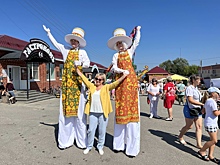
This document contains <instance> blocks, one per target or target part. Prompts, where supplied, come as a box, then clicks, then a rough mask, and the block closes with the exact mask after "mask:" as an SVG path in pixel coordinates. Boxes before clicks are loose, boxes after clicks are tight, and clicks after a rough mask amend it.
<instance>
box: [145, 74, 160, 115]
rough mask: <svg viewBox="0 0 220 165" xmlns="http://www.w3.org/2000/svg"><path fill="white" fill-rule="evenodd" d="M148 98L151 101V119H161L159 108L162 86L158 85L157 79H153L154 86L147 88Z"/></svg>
mask: <svg viewBox="0 0 220 165" xmlns="http://www.w3.org/2000/svg"><path fill="white" fill-rule="evenodd" d="M147 92H148V97H149V99H150V117H149V118H153V117H155V118H160V117H159V116H158V115H157V106H158V101H159V96H160V94H161V91H160V85H159V84H158V83H157V80H156V79H155V78H153V79H152V84H150V85H149V86H148V87H147Z"/></svg>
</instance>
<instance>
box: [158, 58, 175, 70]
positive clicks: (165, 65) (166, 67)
mask: <svg viewBox="0 0 220 165" xmlns="http://www.w3.org/2000/svg"><path fill="white" fill-rule="evenodd" d="M159 67H160V68H163V69H164V70H166V71H167V72H169V73H173V69H172V68H173V62H172V61H170V60H167V61H164V62H163V63H161V64H160V65H159Z"/></svg>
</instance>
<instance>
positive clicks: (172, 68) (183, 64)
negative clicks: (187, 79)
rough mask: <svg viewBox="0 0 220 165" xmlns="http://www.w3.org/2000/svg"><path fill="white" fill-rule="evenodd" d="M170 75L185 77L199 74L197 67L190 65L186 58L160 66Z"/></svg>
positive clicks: (165, 62)
mask: <svg viewBox="0 0 220 165" xmlns="http://www.w3.org/2000/svg"><path fill="white" fill-rule="evenodd" d="M159 67H161V68H163V69H164V70H166V71H167V72H169V73H173V74H179V75H183V76H190V75H192V74H198V67H199V66H197V65H191V66H190V65H189V63H188V61H187V60H186V59H184V58H177V59H175V60H173V61H171V60H167V61H164V62H163V63H161V64H160V65H159Z"/></svg>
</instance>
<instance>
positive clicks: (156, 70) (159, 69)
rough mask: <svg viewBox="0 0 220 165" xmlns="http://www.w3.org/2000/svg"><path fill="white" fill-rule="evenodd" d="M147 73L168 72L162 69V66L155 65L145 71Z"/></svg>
mask: <svg viewBox="0 0 220 165" xmlns="http://www.w3.org/2000/svg"><path fill="white" fill-rule="evenodd" d="M147 74H169V73H168V72H167V71H166V70H164V69H163V68H160V67H159V66H156V67H154V68H152V69H151V70H149V71H148V72H147Z"/></svg>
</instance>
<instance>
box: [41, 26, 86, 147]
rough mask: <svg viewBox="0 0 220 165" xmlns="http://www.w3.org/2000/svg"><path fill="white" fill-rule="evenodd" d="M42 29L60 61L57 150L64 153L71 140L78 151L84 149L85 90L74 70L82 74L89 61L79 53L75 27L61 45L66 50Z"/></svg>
mask: <svg viewBox="0 0 220 165" xmlns="http://www.w3.org/2000/svg"><path fill="white" fill-rule="evenodd" d="M43 28H44V30H45V31H46V32H47V35H48V37H49V39H50V41H51V42H52V43H53V45H54V46H55V47H56V48H57V49H58V50H59V51H60V52H61V53H62V55H63V60H64V69H63V75H62V87H61V90H62V92H61V97H60V114H59V131H58V143H59V148H60V149H65V148H68V147H70V146H72V145H73V143H74V140H76V144H77V146H78V147H79V148H86V141H87V139H86V137H87V136H86V129H87V128H86V124H87V123H86V115H85V114H84V107H85V102H86V87H85V85H84V84H83V83H82V79H81V78H80V77H79V76H78V74H77V73H76V70H75V66H74V64H75V63H77V64H78V65H79V69H80V70H81V71H82V68H88V67H89V65H90V60H89V57H88V56H87V53H86V51H85V50H83V49H82V48H83V47H85V46H86V41H85V39H84V30H83V29H81V28H78V27H76V28H74V29H73V31H72V34H67V35H66V36H65V41H66V42H67V43H68V44H70V45H71V46H72V48H69V47H65V46H64V45H62V44H60V43H58V42H57V41H56V40H55V38H54V37H53V36H52V34H51V32H50V29H49V28H46V27H45V26H44V25H43Z"/></svg>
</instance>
